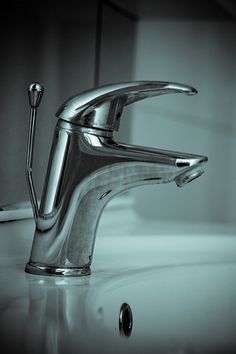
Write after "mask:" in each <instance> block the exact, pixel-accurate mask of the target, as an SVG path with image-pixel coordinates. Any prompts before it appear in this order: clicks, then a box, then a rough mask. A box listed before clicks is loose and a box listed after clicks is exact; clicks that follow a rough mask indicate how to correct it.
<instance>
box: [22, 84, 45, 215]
mask: <svg viewBox="0 0 236 354" xmlns="http://www.w3.org/2000/svg"><path fill="white" fill-rule="evenodd" d="M43 92H44V88H43V86H42V85H40V84H39V83H37V82H36V83H32V84H30V85H29V88H28V96H29V104H30V122H29V131H28V143H27V155H26V166H25V174H26V180H27V185H28V190H29V195H30V201H31V205H32V209H33V213H34V219H35V221H37V218H38V214H39V212H38V201H37V197H36V192H35V188H34V183H33V177H32V170H33V168H32V166H33V152H34V137H35V122H36V117H37V108H38V106H39V105H40V102H41V99H42V96H43Z"/></svg>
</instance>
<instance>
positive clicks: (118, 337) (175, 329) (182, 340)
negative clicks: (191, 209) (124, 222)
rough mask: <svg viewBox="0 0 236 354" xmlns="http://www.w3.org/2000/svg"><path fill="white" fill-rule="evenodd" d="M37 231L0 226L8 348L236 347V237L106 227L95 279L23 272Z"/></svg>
mask: <svg viewBox="0 0 236 354" xmlns="http://www.w3.org/2000/svg"><path fill="white" fill-rule="evenodd" d="M33 230H34V224H33V221H32V220H28V221H14V222H8V223H3V224H0V282H1V283H0V285H1V286H0V309H1V314H0V338H1V347H2V348H6V349H5V352H6V353H16V354H19V353H20V354H26V353H27V354H28V353H30V354H32V353H34V354H37V353H40V354H54V353H58V354H59V353H60V354H64V353H68V354H74V353H79V354H87V353H88V354H93V353H103V354H105V353H109V354H111V353H112V354H113V353H122V354H123V353H124V354H125V353H130V354H133V353H135V354H144V353H148V354H152V353H155V354H158V353H161V354H165V353H168V354H170V353H171V354H173V353H176V354H177V353H178V354H180V353H181V354H182V353H189V354H192V353H201V354H202V353H204V354H205V353H207V354H208V353H210V354H212V353H217V354H219V353H222V354H223V353H227V354H230V353H236V336H235V328H236V237H234V236H230V235H224V234H222V235H214V234H213V235H197V234H196V235H187V234H186V235H184V236H181V235H178V236H177V235H163V236H156V235H151V234H148V232H147V234H146V235H139V236H131V235H130V236H127V237H126V236H124V235H122V236H121V237H115V236H113V237H107V236H106V237H102V236H101V234H99V235H98V237H97V241H96V247H95V254H94V261H93V265H92V275H91V276H90V277H82V278H62V277H59V278H54V277H43V276H36V275H31V274H26V273H25V272H24V266H25V263H26V262H27V261H28V258H29V253H30V249H31V243H32V238H33ZM124 303H125V304H128V305H129V307H128V308H129V311H130V312H126V314H125V316H124V318H123V320H122V321H121V320H120V323H119V316H120V309H121V306H122V304H124ZM132 320H133V321H132Z"/></svg>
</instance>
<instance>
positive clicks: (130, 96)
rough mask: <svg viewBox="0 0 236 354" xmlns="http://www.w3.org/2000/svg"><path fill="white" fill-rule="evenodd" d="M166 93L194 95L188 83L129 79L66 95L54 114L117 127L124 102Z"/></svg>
mask: <svg viewBox="0 0 236 354" xmlns="http://www.w3.org/2000/svg"><path fill="white" fill-rule="evenodd" d="M168 93H184V94H186V95H195V94H196V93H197V90H196V89H195V88H193V87H191V86H188V85H184V84H179V83H173V82H166V81H133V82H132V81H131V82H123V83H117V84H110V85H105V86H101V87H98V88H95V89H92V90H88V91H84V92H82V93H81V94H77V95H75V96H73V97H71V98H69V99H68V100H67V101H66V102H65V103H64V104H63V105H62V106H61V107H60V108H59V110H58V112H57V114H56V115H57V117H58V118H60V119H63V120H65V121H67V122H70V123H74V124H77V125H82V126H86V127H89V128H97V129H103V130H110V131H113V130H118V129H119V123H120V117H121V114H122V111H123V108H124V106H127V105H129V104H131V103H134V102H136V101H139V100H143V99H145V98H148V97H153V96H159V95H164V94H168Z"/></svg>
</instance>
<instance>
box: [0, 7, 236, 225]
mask: <svg viewBox="0 0 236 354" xmlns="http://www.w3.org/2000/svg"><path fill="white" fill-rule="evenodd" d="M0 16H1V24H0V27H1V28H0V30H1V32H0V34H1V44H2V50H1V58H0V71H1V81H0V93H1V105H0V120H1V130H0V163H1V174H0V198H1V199H0V202H1V204H6V203H13V202H17V201H21V200H26V199H28V193H27V189H26V183H25V177H24V164H25V152H26V140H27V129H28V115H29V107H28V97H27V87H28V85H29V83H31V82H33V81H39V82H40V83H42V84H43V85H44V86H45V94H44V97H43V101H42V104H41V106H40V109H39V114H38V123H37V132H36V147H35V160H34V161H35V162H34V178H35V183H36V189H37V194H38V196H40V195H41V190H42V186H43V180H44V176H45V172H46V166H47V160H48V155H49V150H50V144H51V139H52V134H53V129H54V126H55V124H56V118H55V112H56V111H57V109H58V107H59V106H60V105H61V103H62V102H63V101H65V100H66V99H67V98H68V97H69V96H71V95H73V94H75V93H77V92H79V91H82V90H85V89H89V88H92V87H96V86H98V85H100V84H105V83H110V82H118V81H129V80H164V81H175V82H181V83H186V84H189V85H192V86H194V87H196V88H197V90H198V91H199V93H198V95H196V96H194V97H187V96H183V95H166V96H161V97H158V98H152V99H149V100H146V101H143V102H139V103H136V104H135V105H133V107H130V108H129V109H126V110H125V114H124V117H123V120H122V123H121V130H120V132H119V133H118V134H116V138H117V139H118V140H120V141H124V142H127V143H133V144H137V145H145V146H151V147H156V148H160V149H168V150H174V151H183V152H189V153H196V154H203V155H207V156H208V157H209V163H208V165H206V168H205V170H206V173H205V174H204V175H203V176H202V177H201V178H200V179H197V180H196V181H194V182H193V183H190V184H188V185H187V186H185V187H184V188H182V189H179V188H177V187H176V186H175V184H174V183H172V184H167V185H153V186H142V187H140V188H137V189H135V190H132V191H130V192H129V193H128V194H125V195H124V197H123V199H122V200H123V201H124V203H126V205H129V208H130V207H131V206H132V208H133V210H134V211H135V212H136V213H137V214H138V215H139V216H142V217H144V218H145V219H146V220H163V221H165V222H168V221H173V220H177V221H186V220H187V221H193V222H214V223H218V222H220V223H225V224H226V223H230V224H235V223H236V217H235V213H234V210H235V206H236V188H235V186H234V184H235V180H236V167H235V162H234V160H235V157H234V151H235V144H236V126H235V124H236V123H235V114H236V103H235V102H236V99H235V82H236V80H235V79H236V78H235V75H236V70H235V69H236V67H235V65H236V64H235V62H236V61H235V59H236V36H235V34H236V22H235V18H236V9H235V5H234V2H233V1H229V0H225V1H223V0H219V1H216V0H207V1H198V2H197V1H186V0H180V1H173V0H165V1H164V0H156V1H154V0H145V1H144V0H138V1H134V0H127V1H125V0H113V1H99V0H98V1H96V0H86V3H85V2H84V1H75V0H67V1H65V2H59V3H58V2H56V1H50V2H49V1H48V2H40V4H39V3H37V4H35V2H29V1H26V0H25V1H23V0H21V1H20V0H18V1H17V0H12V1H11V2H9V4H8V5H7V7H6V9H5V11H4V12H1V15H0ZM127 201H128V202H127Z"/></svg>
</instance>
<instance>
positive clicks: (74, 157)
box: [26, 81, 207, 276]
mask: <svg viewBox="0 0 236 354" xmlns="http://www.w3.org/2000/svg"><path fill="white" fill-rule="evenodd" d="M179 92H180V93H186V94H190V95H192V94H195V93H196V92H197V91H196V90H195V89H194V88H191V87H189V86H185V85H181V84H176V83H166V82H158V81H157V82H154V81H151V82H143V81H142V82H131V83H124V84H114V85H108V86H104V87H101V88H99V89H95V90H91V91H87V92H86V93H82V94H81V97H79V96H75V97H74V98H72V99H70V100H69V101H67V103H66V104H65V105H63V106H62V108H61V109H60V111H59V113H58V117H59V118H60V119H59V120H58V123H57V126H56V128H55V133H54V138H53V142H52V148H51V154H50V158H49V163H48V170H47V175H46V179H45V184H44V189H43V194H42V198H41V204H40V210H39V211H36V210H35V209H36V203H35V201H34V199H35V197H34V193H33V192H32V190H33V189H32V184H31V183H29V187H30V188H31V189H30V191H31V195H33V197H31V201H32V204H33V208H34V210H35V213H34V215H35V221H36V231H35V237H34V241H33V246H32V250H31V256H30V261H29V262H28V264H27V265H26V271H27V272H29V273H34V274H42V275H62V276H76V275H89V274H90V266H91V262H92V256H93V249H94V243H95V236H96V230H97V226H98V222H99V219H100V216H101V213H102V211H103V208H104V207H105V205H106V204H107V203H108V201H109V200H110V199H111V198H113V197H114V196H115V195H117V194H119V193H121V192H123V191H125V190H127V189H130V188H133V187H136V186H140V185H143V184H153V183H157V184H158V183H167V182H173V181H175V182H176V184H177V185H178V186H183V185H185V184H186V183H188V182H190V181H191V180H192V179H194V178H196V177H198V176H200V175H201V174H202V172H203V170H202V164H203V163H205V162H206V161H207V158H206V157H204V156H199V155H191V154H185V153H178V152H173V151H165V150H159V149H152V148H146V147H140V146H133V145H126V144H120V143H117V142H115V141H114V140H113V134H112V133H113V131H112V130H113V128H114V129H116V128H117V127H118V125H116V123H114V122H115V121H117V117H118V120H119V119H120V115H121V112H122V109H123V106H124V105H127V104H130V103H132V102H135V101H137V100H140V99H143V98H147V97H150V96H155V95H161V94H164V93H179ZM108 106H109V109H108V110H107V109H106V108H107V107H108ZM114 107H115V108H114ZM118 108H119V109H118ZM85 117H87V118H88V120H86V119H87V118H86V119H85ZM91 117H92V118H93V119H90V118H91ZM108 123H109V124H108ZM33 126H34V125H33ZM111 128H112V130H110V129H111ZM31 135H33V133H30V136H31ZM32 144H33V139H29V142H28V150H27V151H30V152H32V148H33V147H32ZM29 155H30V158H27V161H28V160H29V161H30V162H31V157H32V154H31V153H29ZM29 165H30V164H29ZM28 170H29V171H30V172H31V168H29V169H28ZM28 175H30V174H28Z"/></svg>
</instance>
